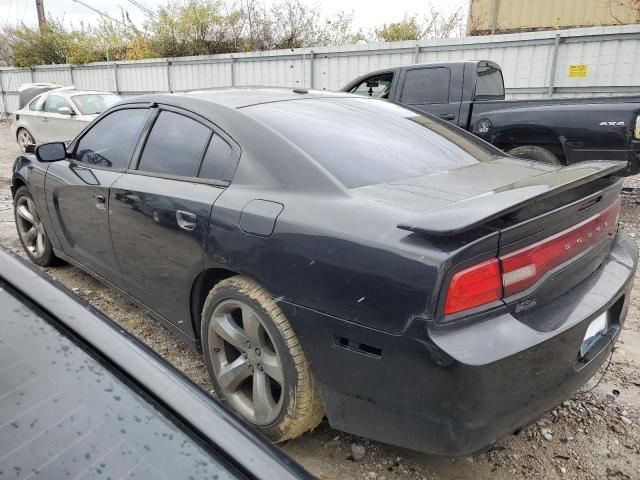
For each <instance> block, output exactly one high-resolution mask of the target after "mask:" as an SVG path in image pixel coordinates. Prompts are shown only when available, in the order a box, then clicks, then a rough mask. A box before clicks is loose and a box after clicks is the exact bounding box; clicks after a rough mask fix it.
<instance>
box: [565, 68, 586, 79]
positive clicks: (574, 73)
mask: <svg viewBox="0 0 640 480" xmlns="http://www.w3.org/2000/svg"><path fill="white" fill-rule="evenodd" d="M586 76H587V66H586V65H569V78H576V77H586Z"/></svg>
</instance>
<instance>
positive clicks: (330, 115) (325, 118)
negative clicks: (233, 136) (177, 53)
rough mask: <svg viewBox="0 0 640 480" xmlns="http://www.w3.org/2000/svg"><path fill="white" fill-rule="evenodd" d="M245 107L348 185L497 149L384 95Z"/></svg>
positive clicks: (445, 166) (455, 163) (443, 167)
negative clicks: (384, 99)
mask: <svg viewBox="0 0 640 480" xmlns="http://www.w3.org/2000/svg"><path fill="white" fill-rule="evenodd" d="M244 110H245V111H246V112H247V113H249V114H251V115H253V116H255V117H256V118H257V119H258V120H260V121H261V122H263V123H264V124H266V125H267V126H269V127H271V128H273V129H274V130H275V131H277V132H278V133H280V134H281V135H283V136H284V137H285V138H287V139H288V140H290V141H291V142H293V143H294V144H295V145H297V146H298V147H299V148H301V149H302V150H303V151H304V152H305V153H307V154H308V155H309V156H310V157H312V158H313V159H314V160H315V161H316V162H318V163H319V164H320V165H322V166H323V167H324V168H325V169H327V170H328V171H329V172H330V173H331V174H332V175H333V176H334V177H335V178H336V179H337V180H338V181H340V182H341V183H342V184H343V185H344V186H345V187H347V188H357V187H362V186H365V185H374V184H379V183H386V182H392V181H396V180H403V179H407V178H412V177H418V176H421V175H426V174H430V173H436V172H444V171H447V170H452V169H455V168H461V167H466V166H469V165H474V164H476V163H478V162H482V161H488V160H491V159H493V158H495V157H496V156H499V155H500V154H501V152H500V151H499V150H497V149H495V148H494V147H492V146H491V145H489V144H487V143H485V142H482V141H481V140H479V139H477V138H475V137H472V136H471V135H470V134H468V133H467V132H464V131H462V130H460V129H459V128H457V127H455V126H453V125H449V124H448V123H446V122H442V121H438V120H436V119H434V118H433V117H430V116H426V115H422V114H420V113H418V112H416V111H414V110H410V109H408V108H404V107H402V106H400V105H396V104H393V103H391V102H387V101H381V100H370V99H363V98H331V99H329V98H324V99H304V100H302V99H301V100H296V101H287V102H271V103H263V104H258V105H253V106H250V107H245V109H244Z"/></svg>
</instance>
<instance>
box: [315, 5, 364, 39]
mask: <svg viewBox="0 0 640 480" xmlns="http://www.w3.org/2000/svg"><path fill="white" fill-rule="evenodd" d="M365 40H366V37H365V36H364V34H363V33H362V30H357V31H355V30H354V29H353V12H350V13H346V12H338V13H337V14H335V15H334V16H333V17H331V18H327V19H326V20H324V25H323V26H322V27H321V29H320V31H319V33H318V37H317V41H316V43H317V46H335V45H354V44H356V43H360V42H364V41H365ZM314 46H316V45H314Z"/></svg>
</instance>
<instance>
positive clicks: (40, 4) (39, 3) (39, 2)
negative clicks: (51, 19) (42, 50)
mask: <svg viewBox="0 0 640 480" xmlns="http://www.w3.org/2000/svg"><path fill="white" fill-rule="evenodd" d="M36 11H37V12H38V26H39V27H40V30H42V28H43V27H44V24H45V23H46V21H47V20H46V18H45V17H44V0H36Z"/></svg>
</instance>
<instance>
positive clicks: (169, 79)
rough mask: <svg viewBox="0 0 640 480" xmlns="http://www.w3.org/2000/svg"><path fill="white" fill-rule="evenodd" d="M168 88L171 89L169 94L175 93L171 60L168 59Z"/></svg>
mask: <svg viewBox="0 0 640 480" xmlns="http://www.w3.org/2000/svg"><path fill="white" fill-rule="evenodd" d="M167 88H168V89H169V93H173V89H172V88H171V60H169V59H168V58H167Z"/></svg>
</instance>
